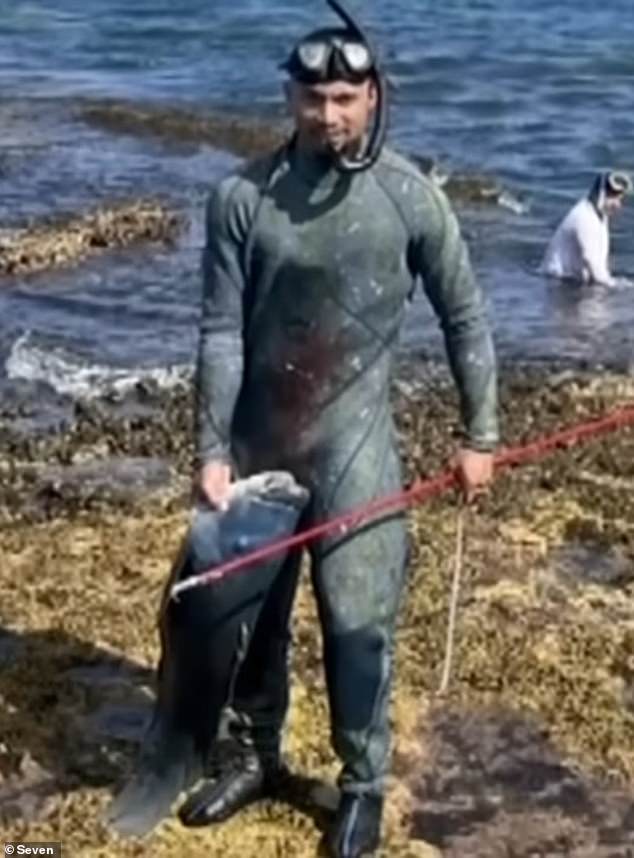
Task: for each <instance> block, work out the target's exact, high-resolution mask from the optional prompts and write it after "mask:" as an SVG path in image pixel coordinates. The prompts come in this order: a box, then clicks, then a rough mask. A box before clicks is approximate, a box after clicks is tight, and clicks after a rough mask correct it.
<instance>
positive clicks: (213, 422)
mask: <svg viewBox="0 0 634 858" xmlns="http://www.w3.org/2000/svg"><path fill="white" fill-rule="evenodd" d="M236 181H238V180H237V179H233V180H224V181H223V182H221V183H220V185H219V186H218V187H217V188H216V190H215V191H214V192H213V193H212V195H211V197H210V199H209V203H208V205H207V214H206V242H205V248H204V250H203V258H202V269H203V296H202V315H201V321H200V339H199V346H198V361H197V368H196V385H195V392H196V404H195V421H196V452H197V459H198V463H199V464H204V463H206V462H210V461H217V460H218V461H224V462H227V463H229V462H230V458H231V453H230V450H231V438H230V433H231V422H232V419H233V411H234V408H235V404H236V401H237V398H238V394H239V392H240V387H241V384H242V372H243V341H242V315H243V293H244V274H243V271H242V266H241V264H240V258H241V252H242V248H243V242H244V240H245V239H244V228H243V215H244V212H241V210H240V205H239V202H238V201H236V194H235V193H234V191H235V183H236Z"/></svg>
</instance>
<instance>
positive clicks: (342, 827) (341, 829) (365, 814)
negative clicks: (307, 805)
mask: <svg viewBox="0 0 634 858" xmlns="http://www.w3.org/2000/svg"><path fill="white" fill-rule="evenodd" d="M382 814H383V796H380V795H354V794H353V793H345V792H344V793H343V794H342V796H341V800H340V801H339V807H338V808H337V812H336V814H335V819H334V822H333V823H332V826H331V828H330V830H329V831H328V833H327V834H326V836H325V838H324V846H325V848H326V854H327V855H328V858H366V856H371V855H374V853H375V851H376V849H378V846H379V842H380V840H381V816H382Z"/></svg>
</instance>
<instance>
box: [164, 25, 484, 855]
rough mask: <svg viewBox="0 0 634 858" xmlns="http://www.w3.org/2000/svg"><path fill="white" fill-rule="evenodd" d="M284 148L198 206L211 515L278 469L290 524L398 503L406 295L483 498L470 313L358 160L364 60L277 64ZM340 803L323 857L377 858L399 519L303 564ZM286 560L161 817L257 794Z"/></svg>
mask: <svg viewBox="0 0 634 858" xmlns="http://www.w3.org/2000/svg"><path fill="white" fill-rule="evenodd" d="M285 67H286V69H287V71H288V73H289V76H290V80H289V82H288V85H287V94H288V99H289V104H290V109H291V112H292V115H293V118H294V121H295V127H296V133H295V135H294V137H293V138H292V140H291V141H290V143H289V144H288V145H287V146H285V147H284V148H283V149H282V150H281V151H278V152H276V153H274V154H273V155H272V156H270V157H267V158H264V159H262V160H259V161H256V162H254V163H249V164H247V165H246V166H245V167H244V169H242V170H241V171H240V172H239V173H238V174H235V175H232V176H230V177H228V178H226V179H224V180H222V181H221V182H220V183H219V184H218V186H217V187H216V189H215V191H214V192H213V194H212V195H211V198H210V201H209V205H208V209H207V243H206V247H205V251H204V295H203V311H202V322H201V335H200V347H199V357H198V371H197V427H198V430H197V431H198V439H197V443H198V456H199V462H200V472H199V483H200V487H201V489H202V491H203V493H204V495H205V496H206V497H207V499H208V500H209V501H210V503H212V504H213V505H216V506H220V507H222V505H223V503H224V502H225V501H226V498H227V496H228V491H229V486H230V483H231V480H232V479H233V478H234V477H235V476H236V474H240V475H244V474H247V473H254V472H258V471H260V470H264V469H276V468H280V469H285V470H288V471H290V472H291V473H292V474H293V475H294V476H295V477H296V478H297V479H298V480H299V481H300V482H301V483H303V484H304V485H305V486H306V487H307V488H308V489H309V490H310V491H311V494H312V501H311V506H310V513H309V515H308V517H307V518H306V519H305V521H304V522H303V523H302V525H303V526H307V525H309V524H310V523H311V522H314V521H323V520H324V519H327V518H329V517H332V516H336V515H338V514H339V513H341V512H343V511H345V510H348V509H350V508H352V507H355V506H358V505H360V504H363V503H366V502H368V501H369V500H371V499H373V498H376V497H379V496H381V495H383V494H385V493H388V492H392V491H395V490H397V489H398V488H399V487H400V485H401V478H400V469H399V461H398V456H397V452H396V447H395V439H394V431H393V425H392V417H391V413H390V408H389V401H388V386H389V371H390V362H391V355H392V348H393V346H394V344H395V342H396V339H397V335H398V331H399V327H400V325H401V321H402V318H403V314H404V311H405V307H406V303H407V301H408V298H409V297H410V294H411V290H412V285H413V283H414V282H415V281H416V280H418V279H420V280H422V283H423V285H424V288H425V291H426V294H427V296H428V298H429V300H430V301H431V303H432V306H433V308H434V310H435V312H436V314H437V316H438V318H439V321H440V324H441V326H442V329H443V332H444V336H445V341H446V347H447V353H448V357H449V362H450V366H451V369H452V372H453V375H454V378H455V381H456V384H457V387H458V391H459V394H460V402H461V411H462V418H463V423H464V442H463V445H462V447H461V449H460V450H459V451H458V454H457V460H456V461H457V468H458V471H459V475H460V477H461V479H462V484H463V486H464V489H465V492H466V494H467V496H471V495H473V494H475V493H477V492H478V491H479V490H480V489H482V488H483V487H484V486H485V485H486V484H487V483H488V482H489V480H490V479H491V473H492V450H493V448H494V446H495V444H496V441H497V422H496V372H495V359H494V351H493V346H492V341H491V337H490V333H489V326H488V323H487V319H486V314H485V307H484V302H483V298H482V295H481V293H480V291H479V289H478V288H477V286H476V284H475V282H474V278H473V275H472V271H471V267H470V263H469V259H468V254H467V250H466V247H465V245H464V243H463V241H462V239H461V236H460V233H459V228H458V224H457V221H456V219H455V217H454V215H453V213H452V211H451V209H450V207H449V205H448V203H447V200H446V198H445V197H444V195H443V194H442V192H441V191H440V190H439V189H438V188H437V187H435V186H434V185H433V183H431V182H430V181H429V180H428V179H426V178H425V177H424V176H423V175H422V174H421V173H420V172H419V171H418V170H417V169H416V168H415V167H414V166H412V165H411V164H410V163H409V162H407V161H406V160H405V159H403V158H402V157H400V156H398V155H397V154H395V153H394V152H392V151H390V150H389V149H387V148H382V149H380V150H376V151H374V152H373V153H371V154H370V155H369V156H368V155H367V153H366V152H365V150H364V146H366V144H367V141H368V139H370V140H375V139H376V135H371V134H370V133H369V129H370V127H371V124H372V118H373V117H374V116H375V115H376V113H375V112H376V111H377V109H378V107H381V105H380V104H379V105H378V106H377V100H379V101H380V91H381V90H380V86H379V78H378V74H379V72H378V70H377V67H376V63H375V60H374V57H373V55H372V51H371V49H370V48H369V46H368V44H367V42H366V41H364V39H363V38H361V37H360V36H359V33H358V32H356V31H354V30H351V29H350V28H337V29H329V30H320V31H317V32H315V33H313V34H311V35H310V36H309V37H307V38H306V39H304V40H303V41H302V42H301V43H300V44H299V45H298V46H297V47H296V48H295V49H294V50H293V52H292V54H291V57H290V59H289V61H288V62H287V63H286V65H285ZM311 560H312V580H313V587H314V592H315V596H316V599H317V604H318V609H319V617H320V622H321V629H322V633H323V647H324V664H325V673H326V681H327V688H328V697H329V703H330V713H331V731H332V741H333V746H334V749H335V751H336V753H337V754H338V756H339V758H340V760H341V762H342V771H341V776H340V778H339V786H340V788H341V798H340V803H339V807H338V810H337V812H336V814H335V817H334V820H333V824H332V827H331V829H330V830H329V832H328V833H327V835H326V841H325V842H326V848H327V850H328V854H330V855H332V856H345V858H353V856H360V855H362V854H366V853H368V852H371V851H373V850H374V849H375V848H376V846H377V845H378V842H379V834H380V821H381V813H382V806H383V791H384V785H385V777H386V772H387V766H388V751H389V747H388V746H389V726H388V699H389V691H390V682H391V678H392V655H393V643H394V627H395V622H396V618H397V611H398V607H399V601H400V597H401V593H402V589H403V583H404V570H405V565H406V534H405V526H404V521H403V517H402V516H396V517H390V518H389V519H383V520H380V521H379V522H378V523H376V524H374V525H372V526H366V527H363V528H361V529H359V531H357V532H355V531H354V530H353V531H351V532H349V533H347V534H342V535H339V536H334V537H331V538H329V539H325V540H323V541H322V542H321V543H319V544H318V545H316V546H314V547H313V549H312V551H311ZM298 571H299V556H298V554H295V555H293V556H291V557H290V558H289V559H288V561H287V562H286V565H285V567H284V569H283V571H282V573H281V574H280V575H279V576H278V578H277V579H276V581H275V583H274V584H273V587H272V589H271V590H270V592H269V595H268V597H267V598H266V600H265V602H264V605H263V607H262V609H261V611H260V614H259V617H258V619H257V621H256V623H255V626H254V628H253V629H252V630H251V635H250V646H249V648H248V651H247V653H246V657H245V659H244V661H243V663H242V665H241V668H240V671H239V673H238V676H237V682H236V684H235V694H234V699H233V700H232V708H233V710H234V711H235V712H236V713H237V715H238V716H239V718H240V723H241V725H242V726H241V733H240V735H241V739H240V740H239V741H238V742H237V744H236V750H235V752H234V754H233V756H232V758H231V760H230V761H229V765H228V766H226V767H224V768H221V769H220V771H219V772H218V773H217V776H216V777H215V778H210V779H209V780H208V781H207V782H206V783H204V784H203V785H202V787H201V788H199V789H198V790H197V791H195V792H194V794H193V795H191V796H190V797H189V798H188V799H187V800H186V802H185V805H184V806H183V807H182V808H181V811H180V816H181V819H182V820H183V821H184V822H185V823H186V824H189V825H201V824H208V823H213V822H217V821H220V820H223V819H226V818H227V817H228V816H230V815H232V814H233V813H235V812H236V811H237V810H239V809H240V808H242V807H243V806H245V805H246V804H247V803H249V802H251V801H253V800H255V799H257V798H260V797H262V796H264V795H270V794H271V793H272V792H273V790H274V787H275V783H276V778H277V776H278V775H279V773H280V769H281V763H280V736H281V731H282V725H283V721H284V717H285V714H286V709H287V704H288V676H287V655H288V642H289V616H290V612H291V606H292V602H293V597H294V594H295V589H296V584H297V578H298Z"/></svg>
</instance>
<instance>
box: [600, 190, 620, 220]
mask: <svg viewBox="0 0 634 858" xmlns="http://www.w3.org/2000/svg"><path fill="white" fill-rule="evenodd" d="M622 206H623V197H622V195H620V194H616V195H612V194H608V195H607V196H606V198H605V203H604V209H605V213H606V215H608V217H609V216H610V215H614V214H616V213H617V212H618V211H619V210H620V209H621V208H622Z"/></svg>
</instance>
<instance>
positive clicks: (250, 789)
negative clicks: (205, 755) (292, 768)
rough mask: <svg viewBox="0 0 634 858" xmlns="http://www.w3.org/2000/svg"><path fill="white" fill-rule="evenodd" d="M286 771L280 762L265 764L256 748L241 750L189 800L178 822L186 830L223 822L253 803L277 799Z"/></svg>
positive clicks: (198, 788) (181, 810)
mask: <svg viewBox="0 0 634 858" xmlns="http://www.w3.org/2000/svg"><path fill="white" fill-rule="evenodd" d="M286 771H287V770H286V768H285V767H284V766H282V764H281V763H280V762H279V760H276V761H275V762H272V761H271V762H268V761H267V762H265V761H263V760H262V758H261V757H260V755H259V754H258V753H257V751H256V750H255V749H254V748H246V749H240V750H239V751H237V752H236V753H234V754H232V755H231V756H230V757H228V758H226V759H224V760H223V761H222V764H221V765H220V766H219V767H218V769H217V771H216V772H215V773H214V776H213V777H210V778H208V779H206V780H205V781H203V783H202V784H201V785H200V786H198V787H197V788H196V789H195V790H194V791H193V792H192V793H190V795H188V796H187V798H186V799H185V801H184V803H183V804H182V805H181V807H180V809H179V811H178V816H179V819H180V821H181V822H182V823H183V825H187V826H198V825H213V824H214V823H216V822H223V821H224V820H225V819H229V817H230V816H233V814H234V813H237V812H238V811H239V810H242V808H244V807H247V806H248V805H250V804H252V803H253V802H255V801H258V800H259V799H261V798H267V797H270V796H272V795H274V794H275V792H276V791H277V788H278V784H279V783H280V782H281V781H283V780H284V774H285V773H286Z"/></svg>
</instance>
